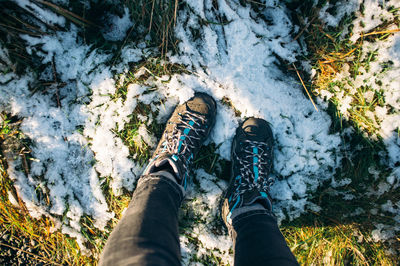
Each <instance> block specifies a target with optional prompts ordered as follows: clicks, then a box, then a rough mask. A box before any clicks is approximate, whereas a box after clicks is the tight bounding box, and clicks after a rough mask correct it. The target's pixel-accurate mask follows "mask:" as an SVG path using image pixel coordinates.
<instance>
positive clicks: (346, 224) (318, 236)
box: [0, 0, 399, 265]
mask: <svg viewBox="0 0 400 266" xmlns="http://www.w3.org/2000/svg"><path fill="white" fill-rule="evenodd" d="M38 2H39V3H40V4H41V5H42V6H43V7H44V8H48V9H51V10H54V11H55V12H56V13H58V14H59V15H62V16H64V17H65V18H66V19H67V20H68V23H72V24H74V25H77V26H79V27H82V29H83V34H84V35H85V37H84V39H85V41H86V42H87V43H89V44H92V45H93V46H94V47H95V48H98V49H106V50H107V49H109V50H110V51H112V52H113V53H114V54H118V51H120V50H121V48H122V46H123V45H124V44H126V43H127V42H128V41H132V40H133V39H134V38H139V36H141V37H143V36H144V35H147V34H149V35H150V36H151V40H150V41H149V42H151V43H152V44H153V45H155V46H158V47H159V50H160V52H161V56H159V57H155V58H148V59H146V60H144V61H143V62H140V63H138V64H136V65H134V66H132V68H131V70H130V71H129V72H128V73H126V74H123V76H124V77H123V81H122V83H121V84H120V85H119V86H118V88H117V92H116V94H115V95H114V99H118V98H121V99H123V100H125V99H126V93H127V87H128V85H129V84H132V83H137V84H145V82H146V80H147V79H148V78H150V77H153V78H159V77H162V76H164V75H172V74H173V73H189V72H188V71H187V70H186V69H185V68H184V67H183V66H181V65H177V64H170V63H168V62H166V61H165V55H166V53H167V52H168V51H169V50H172V51H173V50H174V49H175V47H176V44H177V40H176V39H175V38H174V35H173V34H172V30H173V27H174V24H175V22H176V12H177V10H179V8H180V4H179V1H172V0H170V1H168V0H153V1H149V0H146V1H145V0H141V1H137V2H134V1H129V2H127V3H126V4H127V7H128V8H129V10H130V12H131V14H132V15H133V16H134V17H135V18H138V22H137V23H138V25H139V27H138V30H137V31H136V29H135V30H131V31H130V32H129V33H128V37H127V38H126V39H125V40H124V41H122V42H119V43H116V44H113V43H110V42H107V41H105V40H104V38H103V37H102V36H101V34H99V30H98V27H96V26H94V25H101V21H100V20H98V18H99V17H101V16H100V14H102V13H103V12H105V10H106V9H107V8H116V7H114V6H113V7H109V6H106V4H104V5H103V4H101V5H100V4H99V5H98V6H95V7H93V8H92V9H91V10H85V8H84V7H82V5H81V3H74V4H73V5H72V6H71V7H69V8H70V9H68V7H61V6H55V5H54V4H51V3H50V2H46V1H38ZM251 2H252V3H251V4H252V6H253V8H254V9H255V10H256V11H257V10H258V9H260V6H259V5H258V4H257V2H254V1H251ZM307 3H308V2H307V1H306V2H305V4H304V5H303V6H301V7H300V10H301V12H299V14H300V16H304V17H303V18H302V19H298V24H299V26H300V27H307V28H306V29H305V30H304V31H303V32H302V38H304V40H305V43H306V45H307V47H308V49H309V51H310V53H309V57H307V58H302V59H301V60H307V61H309V62H311V65H312V66H313V68H314V69H315V70H316V73H317V75H316V76H315V77H314V79H311V78H308V79H306V80H305V81H306V82H305V85H306V86H307V87H308V88H310V90H311V91H312V93H313V94H314V96H317V97H318V95H321V93H323V92H324V91H328V92H330V93H332V94H333V95H334V96H333V97H331V98H330V107H329V109H328V113H329V114H330V115H331V117H332V119H333V122H334V123H333V125H332V129H331V131H332V133H335V132H339V133H342V132H343V131H344V130H345V129H346V128H347V127H349V126H354V127H355V128H356V129H357V131H356V133H354V134H352V135H351V136H347V135H345V134H342V139H343V142H344V143H346V144H348V145H349V146H350V147H351V149H352V152H351V153H349V154H345V155H344V158H343V161H342V167H341V168H340V170H339V171H338V173H337V175H336V178H337V179H338V180H340V179H343V178H351V180H352V183H350V184H349V185H346V186H344V187H341V188H336V189H332V188H331V186H330V184H326V185H325V186H324V187H322V188H321V189H319V190H318V191H317V192H316V193H315V194H313V195H311V196H310V198H311V199H312V201H313V202H314V203H316V204H318V205H319V206H321V207H322V211H321V212H320V213H314V212H312V211H308V212H307V213H306V214H304V215H303V216H301V217H300V218H298V219H296V220H295V221H291V222H286V223H284V224H283V225H282V227H281V228H282V231H283V234H284V235H285V238H286V239H287V242H288V244H289V246H290V247H291V249H292V251H293V252H294V254H295V255H296V257H297V259H298V260H299V262H300V263H301V264H304V265H309V264H318V265H320V264H324V265H337V264H343V265H344V264H346V265H347V264H355V265H370V264H373V265H395V264H396V263H398V259H397V258H394V257H392V256H390V255H388V254H387V252H386V251H387V250H388V248H389V246H388V245H386V244H384V243H375V242H373V241H372V239H371V230H372V229H373V228H374V227H373V224H372V222H382V223H388V222H389V220H388V219H387V218H386V217H385V216H381V215H377V216H371V215H369V214H368V213H367V212H366V213H362V214H360V215H357V216H356V217H351V216H347V217H345V215H346V214H349V213H353V212H354V211H355V210H356V209H357V208H358V207H362V208H363V209H364V210H366V211H368V210H369V209H370V208H374V207H375V206H376V205H377V204H382V203H384V202H385V201H386V200H388V199H393V198H396V197H398V192H396V191H389V192H387V193H385V194H384V195H382V196H381V197H380V198H374V197H371V196H367V191H368V189H369V188H370V187H372V188H375V189H376V188H377V187H378V185H379V182H380V181H381V180H383V179H384V178H385V175H386V174H387V171H388V169H387V167H386V166H385V165H384V164H382V163H381V162H380V160H379V158H380V153H382V152H384V147H383V144H382V142H381V140H380V139H379V138H378V137H376V138H373V139H371V138H369V137H368V136H377V131H378V129H379V124H377V123H376V121H375V120H374V119H371V117H370V116H369V115H368V111H373V110H374V109H375V108H376V107H377V106H383V105H384V97H383V96H382V91H372V92H373V95H372V98H371V99H369V100H368V99H366V98H365V93H366V92H368V91H371V90H372V88H371V87H370V86H361V87H355V86H354V80H355V79H357V77H358V76H359V75H360V69H365V70H367V71H368V70H369V69H370V64H371V63H372V62H374V61H375V60H376V59H377V58H376V56H377V54H376V52H374V51H365V50H364V49H363V41H364V40H368V41H384V40H385V38H387V36H388V35H389V34H394V33H393V32H388V31H385V27H387V26H388V25H389V23H386V24H383V25H381V26H380V27H379V28H377V29H375V30H374V31H372V32H370V33H369V35H367V34H365V35H364V39H360V40H359V41H358V42H356V43H352V42H350V40H349V37H350V36H346V37H345V38H341V36H342V30H343V29H344V28H343V27H345V26H348V24H350V23H351V21H352V19H353V17H348V18H346V19H345V20H344V21H342V23H341V25H340V27H339V28H336V29H332V28H328V29H327V28H325V27H324V26H323V24H322V22H321V21H319V20H318V18H316V17H315V16H316V12H317V10H315V9H311V8H308V9H307ZM4 7H5V8H4V9H3V10H1V11H0V14H1V16H0V30H1V31H2V32H3V33H4V32H5V33H6V34H4V35H1V37H0V41H1V42H2V44H3V45H6V47H7V48H8V49H9V51H10V57H11V60H12V64H11V65H10V69H9V71H13V72H17V73H22V72H23V71H24V69H26V67H29V68H30V69H33V70H34V71H36V72H38V73H39V72H40V70H41V69H42V68H43V66H41V65H40V60H39V59H38V58H37V56H36V55H32V56H30V55H28V54H27V52H26V51H25V49H24V42H23V41H22V40H21V38H20V37H19V33H21V32H23V33H26V34H29V35H31V36H42V35H45V34H54V32H56V30H57V29H54V28H53V27H51V25H45V24H43V22H40V25H42V26H43V27H44V28H45V29H46V30H45V31H43V30H42V28H43V27H42V28H40V27H36V26H33V25H34V24H32V25H31V24H30V23H28V22H30V20H32V21H37V19H36V18H35V17H34V15H32V14H27V13H26V12H25V11H24V10H22V9H20V8H18V7H17V6H16V5H15V4H13V3H12V2H11V1H6V2H5V6H4ZM116 9H118V8H116ZM119 9H120V8H119ZM116 12H117V13H118V12H120V11H118V10H116ZM392 12H393V13H394V14H398V10H392ZM27 17H28V19H27ZM304 18H309V21H310V20H312V21H313V23H310V24H309V25H308V26H307V25H305V24H302V23H301V21H304ZM398 18H399V17H398V15H397V17H396V19H397V21H394V22H393V23H399V21H398ZM68 23H67V24H68ZM136 26H137V25H135V26H134V27H136ZM59 30H60V29H59ZM62 30H68V25H67V26H66V28H65V29H62ZM299 37H300V36H299ZM114 60H115V58H114ZM1 63H2V62H1ZM344 67H348V68H349V71H350V72H351V76H349V77H348V78H347V79H346V80H339V81H338V80H334V79H335V77H336V76H337V74H338V73H340V71H341V70H342V69H343V68H344ZM389 68H390V63H389V62H388V63H387V67H386V69H389ZM138 71H144V74H143V75H140V77H137V76H136V75H135V74H136V73H137V72H138ZM302 76H303V77H304V76H306V75H304V73H302ZM119 79H122V75H121V76H119ZM156 89H157V88H155V87H150V88H149V91H148V92H151V91H154V90H156ZM350 90H352V91H353V93H352V94H351V95H349V97H351V108H350V109H348V111H347V112H348V113H343V112H341V111H340V106H341V104H342V98H341V97H338V93H340V92H344V93H347V94H348V92H349V91H350ZM161 104H162V103H161ZM224 104H226V105H230V102H229V99H226V101H224ZM232 107H233V106H232ZM233 108H234V107H233ZM139 114H140V115H146V116H147V115H149V114H152V115H153V117H156V115H157V114H156V113H154V112H153V111H151V109H150V108H149V106H146V105H143V104H139V105H138V106H137V107H136V109H135V111H134V113H133V114H132V116H131V120H130V121H129V122H128V123H127V124H126V125H125V128H124V129H123V130H122V131H118V129H116V130H115V132H116V133H117V132H118V133H117V134H118V136H119V137H120V138H121V139H122V140H123V141H124V143H125V145H127V146H128V147H129V150H130V153H131V155H132V156H134V155H136V158H135V160H136V161H138V162H139V163H140V164H141V165H143V164H145V163H146V162H147V161H148V159H149V157H150V156H151V147H149V146H148V145H147V144H146V143H144V142H143V140H141V139H140V138H138V136H139V134H138V129H139V127H140V126H141V125H143V123H144V122H142V121H141V120H140V119H139V117H138V115H139ZM2 115H3V121H2V124H1V128H0V143H1V144H2V145H3V144H4V143H5V141H6V140H7V141H8V140H10V139H13V140H15V141H16V142H17V144H18V143H19V144H18V145H16V146H14V152H16V154H15V156H20V157H21V158H23V160H27V159H28V160H29V140H27V139H26V137H25V136H23V134H22V133H21V132H20V131H19V129H18V125H19V124H18V123H19V122H18V118H15V117H10V116H7V115H5V114H2ZM147 128H148V129H149V131H150V132H151V133H152V134H154V135H155V136H156V137H160V135H161V132H162V129H163V125H159V124H157V123H156V122H154V121H153V122H152V123H150V125H147ZM16 147H17V148H16ZM217 148H218V147H216V146H215V145H208V146H206V147H203V148H202V150H201V151H200V154H199V155H198V156H197V159H196V161H195V163H194V164H195V165H194V168H203V169H205V170H206V171H207V172H208V173H213V174H215V175H216V176H217V177H218V178H221V179H226V178H227V175H226V173H227V172H228V171H229V167H230V163H229V162H228V161H225V160H222V159H220V158H219V157H218V156H217V155H216V150H217ZM22 149H24V150H23V151H24V152H21V150H22ZM2 150H3V152H2V155H1V158H0V176H1V187H0V197H1V199H0V209H1V213H0V222H1V231H0V234H1V236H5V235H8V238H7V241H10V243H11V240H10V239H13V240H15V241H16V242H13V243H16V244H15V246H11V247H7V246H5V245H6V244H4V243H2V242H1V243H0V245H3V246H2V248H10V249H14V250H19V249H21V246H22V244H21V243H22V242H23V240H29V241H30V242H32V243H33V244H32V245H31V247H32V250H33V251H32V252H30V253H32V254H30V255H29V256H30V258H32V260H37V261H41V262H43V263H49V264H73V265H75V264H76V265H81V264H84V265H86V264H90V265H91V264H96V263H97V257H98V255H99V254H100V252H101V250H102V248H103V246H104V244H105V241H106V239H107V237H108V235H109V233H110V231H111V230H112V228H113V227H114V226H115V225H116V224H117V222H118V220H119V219H120V218H121V216H122V213H123V210H124V209H125V208H126V207H127V206H128V204H129V201H130V192H128V191H124V193H123V194H122V195H120V196H117V195H114V194H113V192H112V189H110V182H111V178H110V177H105V178H103V179H102V180H101V181H102V190H103V192H104V195H105V197H106V201H107V204H108V206H109V207H110V209H111V210H112V211H114V212H115V218H114V219H112V220H111V221H110V222H109V224H108V226H107V228H106V230H105V231H104V232H101V231H99V230H97V229H96V228H95V227H94V226H93V222H92V220H91V217H89V216H84V217H83V218H82V219H81V221H80V223H81V225H82V234H83V235H84V237H85V238H86V239H87V244H86V245H87V248H88V249H89V250H91V251H92V252H93V254H94V256H84V255H83V254H82V252H81V251H80V249H79V247H78V245H77V243H76V241H75V240H74V239H73V238H71V237H67V236H65V235H64V234H62V233H61V232H59V231H56V232H51V230H50V228H51V227H52V226H53V222H52V220H51V219H50V218H42V219H39V220H36V219H33V218H31V217H30V216H29V215H27V210H26V208H25V206H24V205H23V203H22V201H21V200H19V197H18V194H17V193H16V190H15V188H14V186H13V181H12V180H11V179H10V178H9V176H8V175H7V171H6V169H7V162H6V160H5V156H4V154H3V153H4V149H3V147H2ZM26 165H28V163H27V164H26ZM371 167H373V168H375V169H378V170H379V171H380V172H381V176H380V178H378V179H375V178H374V177H373V175H371V174H370V173H369V169H370V168H371ZM25 170H26V171H29V167H28V166H27V167H26V169H25ZM366 184H368V186H367V185H366ZM42 194H43V197H45V196H46V193H45V192H43V193H42ZM349 194H352V195H354V196H355V200H353V201H346V200H344V199H343V196H344V195H349ZM10 195H13V196H12V197H13V198H14V199H16V201H17V203H18V204H17V206H15V205H13V204H12V203H11V202H10V197H11V196H10ZM183 212H186V213H184V214H183V217H182V219H181V233H183V234H185V229H190V228H191V226H192V225H193V224H195V223H201V222H203V221H202V220H201V218H200V217H199V214H198V213H195V212H193V209H191V208H190V207H188V206H186V208H185V207H184V210H183ZM221 226H222V225H221V224H217V225H216V228H219V229H221V228H222V227H221ZM182 230H183V231H182ZM186 236H187V237H188V239H189V242H190V243H192V244H193V245H194V246H196V245H200V242H199V240H198V239H196V238H195V237H193V236H192V235H190V234H186ZM398 242H399V241H398V239H397V243H395V244H393V245H392V246H391V247H394V248H396V247H398ZM21 252H25V253H26V254H28V252H29V251H21ZM193 261H197V262H201V263H204V264H216V265H217V264H221V263H223V262H221V260H220V258H218V256H217V255H215V254H214V252H213V251H211V250H210V251H209V254H208V255H206V256H202V257H194V258H193Z"/></svg>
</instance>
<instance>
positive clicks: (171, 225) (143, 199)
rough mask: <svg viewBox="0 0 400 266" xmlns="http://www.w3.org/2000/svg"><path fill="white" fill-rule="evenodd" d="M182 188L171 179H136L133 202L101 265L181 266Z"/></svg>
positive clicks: (119, 225)
mask: <svg viewBox="0 0 400 266" xmlns="http://www.w3.org/2000/svg"><path fill="white" fill-rule="evenodd" d="M182 200H183V192H182V190H181V188H180V187H179V186H178V185H177V184H176V183H175V182H174V181H172V180H171V179H168V178H166V177H163V176H156V175H148V176H142V177H141V178H140V179H139V182H138V186H137V188H136V190H135V192H134V194H133V197H132V201H131V203H130V205H129V207H128V209H127V210H126V212H125V214H124V216H123V218H122V219H121V221H120V222H119V224H118V225H117V227H116V228H115V229H114V230H113V232H112V233H111V235H110V237H109V239H108V241H107V244H106V246H105V248H104V250H103V254H102V257H101V259H100V265H112V266H117V265H180V246H179V236H178V209H179V207H180V205H181V202H182Z"/></svg>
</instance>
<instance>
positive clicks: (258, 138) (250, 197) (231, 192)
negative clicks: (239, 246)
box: [221, 118, 273, 229]
mask: <svg viewBox="0 0 400 266" xmlns="http://www.w3.org/2000/svg"><path fill="white" fill-rule="evenodd" d="M272 152H273V135H272V130H271V128H270V127H269V125H268V123H267V121H265V120H263V119H258V118H248V119H246V120H245V121H244V122H243V123H242V124H241V125H240V126H239V127H238V129H237V130H236V135H235V137H234V139H233V142H232V152H231V158H232V174H231V180H230V183H229V186H228V189H227V191H226V194H225V196H224V198H223V199H222V210H221V212H222V219H223V220H224V222H225V225H226V226H227V227H228V229H229V228H230V227H231V225H232V218H231V215H232V213H233V211H234V210H238V209H239V208H242V207H250V208H248V209H249V210H250V209H252V208H253V209H254V206H256V208H258V209H264V208H265V209H267V210H271V209H272V204H271V198H270V195H269V188H270V186H271V185H272V184H273V179H272V178H270V177H269V174H270V172H271V169H272V160H273V153H272ZM257 203H258V205H257ZM242 210H244V209H242Z"/></svg>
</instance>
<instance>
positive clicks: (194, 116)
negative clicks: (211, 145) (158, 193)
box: [143, 93, 217, 189]
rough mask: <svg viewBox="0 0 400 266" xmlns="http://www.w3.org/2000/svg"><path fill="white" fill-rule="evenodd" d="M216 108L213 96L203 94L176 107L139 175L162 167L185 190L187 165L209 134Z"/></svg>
mask: <svg viewBox="0 0 400 266" xmlns="http://www.w3.org/2000/svg"><path fill="white" fill-rule="evenodd" d="M216 111H217V105H216V103H215V101H214V99H213V98H212V97H211V96H209V95H207V94H205V93H195V96H194V97H193V98H191V99H190V100H188V101H187V102H186V103H184V104H182V105H179V106H178V107H176V109H175V111H174V112H173V113H172V116H171V117H170V119H169V120H168V122H167V125H166V128H165V130H164V133H163V135H162V137H161V140H160V142H159V143H158V146H157V149H156V150H155V152H154V155H153V158H152V159H151V161H150V163H149V165H148V166H147V167H146V169H145V171H144V173H143V175H148V174H150V173H155V172H158V171H162V170H166V171H168V172H170V173H172V174H173V175H174V177H175V179H176V181H177V183H178V184H179V185H181V186H183V188H184V189H186V187H187V184H188V181H189V180H188V176H189V175H188V172H189V168H190V165H191V163H192V162H193V158H194V156H195V155H196V153H197V152H198V151H199V149H200V147H201V145H202V144H203V142H204V141H205V139H206V138H207V137H208V135H209V134H210V131H211V128H212V127H213V125H214V123H215V115H216Z"/></svg>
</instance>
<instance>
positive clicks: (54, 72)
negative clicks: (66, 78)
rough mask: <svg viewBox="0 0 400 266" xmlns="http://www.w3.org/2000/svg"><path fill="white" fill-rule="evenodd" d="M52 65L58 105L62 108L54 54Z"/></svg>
mask: <svg viewBox="0 0 400 266" xmlns="http://www.w3.org/2000/svg"><path fill="white" fill-rule="evenodd" d="M51 66H52V68H53V78H54V83H55V84H56V97H57V106H58V108H60V107H61V103H60V95H59V94H58V81H57V72H56V64H55V63H54V56H53V58H52V60H51Z"/></svg>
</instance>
